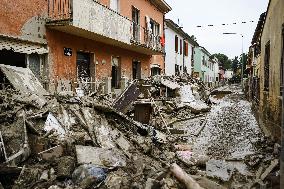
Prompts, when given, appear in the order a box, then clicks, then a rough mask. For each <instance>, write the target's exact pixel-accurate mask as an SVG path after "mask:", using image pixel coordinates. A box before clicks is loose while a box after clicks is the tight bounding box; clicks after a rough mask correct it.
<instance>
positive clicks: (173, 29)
mask: <svg viewBox="0 0 284 189" xmlns="http://www.w3.org/2000/svg"><path fill="white" fill-rule="evenodd" d="M165 23H166V27H165V40H166V43H165V52H166V56H165V74H166V75H182V74H183V73H184V72H185V73H188V74H190V75H191V73H192V67H193V66H192V65H193V63H194V58H193V55H194V54H193V52H194V47H195V46H198V44H197V43H196V42H195V41H194V40H192V39H191V37H190V36H189V35H188V34H187V33H185V32H184V31H183V30H182V28H181V27H179V26H178V25H177V24H176V23H174V22H173V21H172V20H169V19H166V21H165Z"/></svg>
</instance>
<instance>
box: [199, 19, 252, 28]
mask: <svg viewBox="0 0 284 189" xmlns="http://www.w3.org/2000/svg"><path fill="white" fill-rule="evenodd" d="M254 22H256V21H253V20H251V21H242V22H233V23H230V24H218V25H214V24H208V25H203V26H202V25H198V26H196V27H197V28H205V27H215V26H232V25H238V24H249V23H254Z"/></svg>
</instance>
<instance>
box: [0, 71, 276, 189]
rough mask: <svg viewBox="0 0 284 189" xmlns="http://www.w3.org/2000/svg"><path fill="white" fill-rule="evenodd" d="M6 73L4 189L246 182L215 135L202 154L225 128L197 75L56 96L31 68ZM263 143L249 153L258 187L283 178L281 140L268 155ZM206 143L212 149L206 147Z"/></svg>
mask: <svg viewBox="0 0 284 189" xmlns="http://www.w3.org/2000/svg"><path fill="white" fill-rule="evenodd" d="M0 69H1V71H2V74H3V75H5V78H4V80H5V81H6V83H5V85H4V86H3V85H2V89H3V90H0V102H1V106H0V110H1V113H0V123H1V124H0V188H3V187H4V188H5V189H6V188H8V189H10V188H12V189H18V188H19V189H30V188H47V189H64V188H68V189H73V188H74V189H75V188H80V189H87V188H102V189H106V188H111V189H119V188H122V189H124V188H135V189H136V188H137V189H140V188H145V189H156V188H161V189H169V188H177V189H183V188H187V189H202V188H204V189H211V188H212V189H213V188H224V187H223V186H221V184H224V183H226V184H227V183H228V182H231V181H232V178H236V172H237V171H236V165H232V164H231V163H228V162H226V161H223V160H220V159H221V156H222V155H221V154H219V156H218V153H227V152H228V153H229V152H230V151H224V150H222V149H221V147H220V150H219V152H217V151H214V149H215V150H216V149H219V148H218V147H216V146H215V147H214V145H216V144H215V143H214V140H213V139H214V137H212V138H208V137H207V140H203V141H198V140H196V144H199V143H200V146H202V144H203V143H204V144H205V143H206V141H209V140H208V139H210V141H212V144H210V145H207V147H204V148H202V149H200V150H196V146H194V145H193V141H191V140H190V139H193V138H194V137H200V136H201V137H202V136H203V134H204V133H203V134H201V133H202V132H203V131H206V132H205V134H206V133H208V132H207V130H210V129H212V128H215V126H214V125H210V124H212V123H213V122H212V120H211V121H210V119H208V118H207V116H208V115H212V112H211V104H210V101H214V100H213V98H212V97H210V92H209V89H208V88H207V87H205V85H203V84H202V83H201V82H199V81H197V80H194V79H192V78H190V77H189V76H183V77H165V76H157V77H153V78H149V79H148V80H141V81H135V82H133V83H131V84H130V85H129V86H128V87H127V88H126V89H125V91H124V92H123V93H122V94H121V95H120V96H119V97H118V98H117V99H116V100H114V101H112V100H110V98H108V97H107V96H106V95H98V94H96V93H92V94H90V95H88V96H80V97H79V96H77V95H76V94H74V93H72V92H65V93H59V94H54V95H51V94H49V93H48V92H46V91H45V90H44V89H43V87H42V86H41V85H40V84H39V82H38V80H37V79H36V77H35V76H34V75H33V74H32V72H30V70H28V69H25V68H14V67H9V66H2V65H0ZM228 93H229V92H228ZM216 94H217V93H216ZM214 103H217V100H215V101H214ZM225 105H226V104H225ZM225 105H224V106H225ZM215 108H216V107H215ZM212 109H213V110H214V108H212ZM217 109H218V108H217ZM209 111H210V112H209ZM221 113H222V111H220V116H221ZM236 113H237V112H236ZM215 114H216V112H215ZM215 114H214V112H213V115H215ZM215 116H216V117H218V116H219V114H218V115H217V114H216V115H215ZM212 117H214V116H212ZM240 117H241V116H240ZM216 121H217V120H216ZM220 124H221V123H220ZM222 124H223V123H222ZM248 124H249V123H248ZM208 125H210V127H211V128H208ZM240 127H241V126H240ZM240 127H236V129H238V128H240ZM228 128H229V127H228ZM215 131H216V132H217V130H216V129H215V130H212V132H211V131H210V133H211V134H214V132H215ZM236 133H238V131H237V130H236ZM215 134H216V136H217V133H215ZM219 134H220V133H219ZM223 134H224V135H226V133H223ZM204 137H205V138H206V136H204ZM257 138H261V137H258V136H257ZM239 140H241V139H239ZM256 142H259V140H255V143H256ZM220 144H223V143H220ZM261 144H263V150H260V151H259V154H256V153H252V154H248V155H247V156H246V159H245V162H246V164H247V165H248V166H249V167H251V168H253V169H259V170H257V175H258V176H256V178H255V179H254V178H253V176H252V175H246V176H247V178H245V179H243V180H245V182H244V183H245V184H247V183H248V182H247V181H248V180H249V181H253V184H252V185H251V187H254V186H256V185H257V184H258V185H261V184H262V185H264V184H265V183H266V181H267V180H268V179H273V178H274V177H273V174H274V173H276V174H277V172H275V170H277V169H278V164H279V162H278V160H277V158H276V157H277V156H278V155H279V149H278V148H279V146H276V145H275V147H274V148H272V149H270V150H272V151H273V153H272V155H271V157H270V158H269V157H267V156H265V155H264V154H263V153H264V152H265V150H268V151H269V149H268V146H269V145H264V143H260V145H261ZM236 145H237V143H236ZM213 148H214V149H213ZM260 148H261V147H260ZM206 149H207V151H208V152H211V153H202V152H203V151H204V150H206ZM216 154H217V155H216ZM214 157H215V158H219V159H216V160H215V159H214ZM241 165H242V164H241ZM238 172H241V171H240V170H238ZM224 173H225V174H224ZM237 176H238V175H237ZM242 176H243V175H240V177H242ZM206 177H208V178H210V179H212V180H209V179H208V178H206ZM276 177H277V175H276ZM239 180H242V179H241V178H240V179H239ZM234 183H238V182H234ZM250 183H251V182H250ZM262 185H261V186H262ZM2 186H3V187H2ZM241 186H244V184H242V185H241ZM235 188H238V187H237V185H236V186H235ZM239 188H240V187H239Z"/></svg>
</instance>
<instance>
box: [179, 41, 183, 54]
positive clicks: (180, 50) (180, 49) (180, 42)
mask: <svg viewBox="0 0 284 189" xmlns="http://www.w3.org/2000/svg"><path fill="white" fill-rule="evenodd" d="M179 44H180V47H179V52H180V54H182V39H180V40H179Z"/></svg>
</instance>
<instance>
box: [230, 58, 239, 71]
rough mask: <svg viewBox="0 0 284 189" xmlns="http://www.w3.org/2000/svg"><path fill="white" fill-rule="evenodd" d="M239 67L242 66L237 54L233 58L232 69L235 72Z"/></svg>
mask: <svg viewBox="0 0 284 189" xmlns="http://www.w3.org/2000/svg"><path fill="white" fill-rule="evenodd" d="M239 67H240V62H239V57H238V56H235V58H234V59H232V70H233V72H234V74H236V73H237V71H238V69H239Z"/></svg>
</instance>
